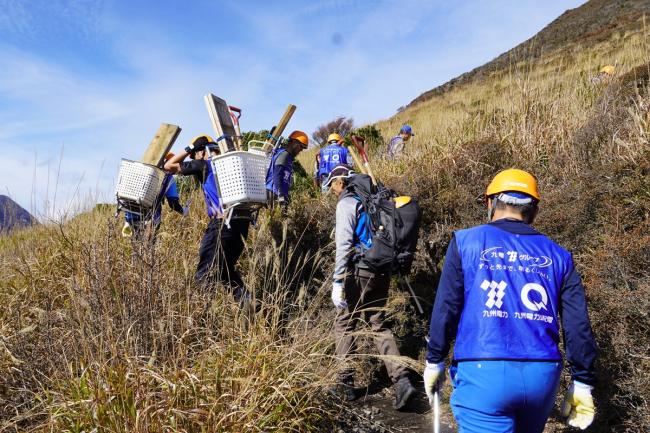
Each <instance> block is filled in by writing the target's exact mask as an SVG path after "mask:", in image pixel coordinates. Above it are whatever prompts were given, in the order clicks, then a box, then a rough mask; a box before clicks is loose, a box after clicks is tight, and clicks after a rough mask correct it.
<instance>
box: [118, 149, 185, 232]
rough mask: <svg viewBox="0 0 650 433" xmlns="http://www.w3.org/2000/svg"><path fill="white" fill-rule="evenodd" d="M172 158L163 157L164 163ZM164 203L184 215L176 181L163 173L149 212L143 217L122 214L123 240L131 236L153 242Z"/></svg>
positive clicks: (129, 213)
mask: <svg viewBox="0 0 650 433" xmlns="http://www.w3.org/2000/svg"><path fill="white" fill-rule="evenodd" d="M173 156H174V154H173V153H171V152H169V153H168V154H167V155H165V161H169V160H170V159H171V158H172V157H173ZM165 201H167V204H169V207H170V208H171V209H172V210H173V211H175V212H178V213H180V214H183V215H184V214H185V210H184V209H183V206H181V204H180V199H179V197H178V190H177V189H176V180H175V179H174V176H173V175H172V174H170V173H165V177H164V178H163V181H162V185H161V188H160V193H159V194H158V197H156V200H155V201H154V205H153V207H152V209H151V210H150V211H149V212H147V213H146V214H144V215H141V214H136V213H133V212H125V213H124V227H122V236H123V237H125V238H129V237H131V236H133V238H134V239H135V240H143V239H145V238H147V237H149V236H151V237H152V239H153V240H155V236H156V234H157V233H158V229H159V228H160V224H161V222H162V207H163V203H164V202H165Z"/></svg>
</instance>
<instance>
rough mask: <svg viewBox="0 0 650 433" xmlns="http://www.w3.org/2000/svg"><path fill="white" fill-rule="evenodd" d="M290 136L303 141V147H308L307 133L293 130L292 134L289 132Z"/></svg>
mask: <svg viewBox="0 0 650 433" xmlns="http://www.w3.org/2000/svg"><path fill="white" fill-rule="evenodd" d="M289 138H290V139H293V140H296V141H299V142H301V143H302V148H303V149H307V145H308V144H309V137H307V134H305V133H304V132H302V131H293V132H292V133H291V134H289Z"/></svg>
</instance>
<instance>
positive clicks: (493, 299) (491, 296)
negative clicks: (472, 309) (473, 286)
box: [481, 280, 508, 308]
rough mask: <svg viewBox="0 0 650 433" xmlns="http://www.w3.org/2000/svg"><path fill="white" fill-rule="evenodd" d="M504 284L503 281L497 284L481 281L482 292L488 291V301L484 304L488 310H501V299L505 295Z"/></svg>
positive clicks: (506, 285) (505, 285)
mask: <svg viewBox="0 0 650 433" xmlns="http://www.w3.org/2000/svg"><path fill="white" fill-rule="evenodd" d="M506 287H508V284H506V283H505V282H504V281H501V282H499V283H497V282H496V281H488V280H483V282H482V283H481V289H483V291H485V290H487V289H490V291H489V292H488V294H487V296H488V300H487V301H486V302H485V306H486V307H488V308H494V307H497V308H501V306H502V305H503V300H502V299H503V297H504V296H505V295H506Z"/></svg>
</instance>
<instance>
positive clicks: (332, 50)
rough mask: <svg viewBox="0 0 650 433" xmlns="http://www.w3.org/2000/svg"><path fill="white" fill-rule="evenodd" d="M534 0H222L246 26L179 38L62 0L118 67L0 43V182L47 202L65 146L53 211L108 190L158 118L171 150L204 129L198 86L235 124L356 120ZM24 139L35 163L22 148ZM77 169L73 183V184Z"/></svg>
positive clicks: (370, 116) (384, 110)
mask: <svg viewBox="0 0 650 433" xmlns="http://www.w3.org/2000/svg"><path fill="white" fill-rule="evenodd" d="M2 2H3V0H0V4H2ZM59 3H60V2H56V4H59ZM533 3H534V2H533ZM533 3H531V2H526V3H525V4H523V3H521V2H515V1H514V0H507V1H503V2H500V3H499V6H494V4H492V3H490V4H486V3H484V2H478V1H472V2H463V3H458V4H456V3H454V4H449V3H445V2H428V1H424V0H422V1H405V2H401V1H400V2H397V1H384V2H379V1H370V2H361V1H354V0H340V1H337V0H330V1H325V2H312V3H308V4H305V3H297V4H295V5H294V7H280V6H278V5H273V4H267V3H263V4H261V5H258V6H257V7H255V8H254V9H255V11H254V12H251V8H250V7H249V5H244V4H242V3H233V4H229V5H228V7H229V11H230V14H231V15H232V17H231V18H232V19H234V20H237V24H238V25H239V27H241V28H242V29H246V34H245V37H241V38H239V39H238V42H237V43H235V42H234V41H231V40H230V39H229V37H228V35H227V34H221V33H219V31H218V30H211V31H201V30H200V29H199V28H198V27H199V26H196V25H195V26H194V27H191V26H188V29H187V31H188V32H196V33H197V37H196V44H195V45H190V46H188V45H185V44H184V43H182V42H181V40H180V39H178V38H177V37H176V36H177V35H175V34H174V33H169V32H167V31H166V28H165V26H164V25H161V23H158V22H148V21H147V20H146V19H145V18H143V17H139V18H137V19H136V18H133V19H131V18H127V17H124V16H111V15H107V14H102V13H101V10H102V9H101V7H100V8H99V9H98V8H97V7H95V6H93V2H90V1H78V2H74V3H66V7H65V8H63V9H61V11H60V14H61V16H59V17H57V20H59V21H61V22H62V23H63V26H64V27H65V28H66V29H67V30H66V31H68V32H72V31H73V30H75V29H77V30H79V31H80V32H81V34H82V35H91V37H92V35H95V36H97V35H103V36H102V37H106V38H107V39H106V41H105V43H106V45H107V46H108V49H109V51H110V57H111V61H113V62H114V64H113V65H112V66H113V67H115V69H116V70H115V71H112V70H107V71H105V73H102V74H97V73H94V74H90V73H89V72H88V71H87V70H83V69H81V68H79V67H78V65H77V66H75V64H73V63H69V62H67V63H66V62H62V61H58V60H57V59H54V58H47V56H46V53H45V54H35V53H34V52H26V51H24V50H21V49H18V48H16V47H15V46H11V45H9V44H8V43H4V44H0V146H1V147H2V150H3V153H4V154H8V155H11V159H10V160H9V163H8V164H7V165H8V166H9V168H7V169H6V170H3V171H0V186H2V187H3V189H4V190H6V189H8V190H9V191H10V192H11V193H12V195H13V196H14V198H16V199H17V200H18V201H19V202H20V203H21V204H23V205H26V206H29V205H30V204H29V203H30V202H31V201H32V199H31V197H32V192H31V191H32V175H33V174H34V173H36V181H35V187H34V189H35V191H36V193H35V194H34V196H35V199H34V201H35V206H36V207H37V209H38V210H44V209H45V208H46V207H47V206H45V205H44V204H42V203H44V200H45V199H44V197H46V196H48V194H47V193H46V192H47V191H48V187H47V185H48V182H47V170H46V167H47V163H45V161H49V164H50V170H51V173H52V167H53V166H55V165H57V164H58V160H59V157H58V155H59V152H60V148H61V146H62V145H63V144H64V145H65V149H66V150H65V154H64V158H63V162H62V173H63V175H62V176H61V179H60V183H59V187H58V192H57V197H58V198H57V201H58V202H59V203H61V204H59V203H56V204H54V208H55V209H56V211H55V213H57V212H59V211H60V209H63V208H65V207H66V204H65V203H68V202H71V203H76V202H78V201H79V200H78V197H80V196H85V193H86V192H87V191H89V190H90V191H93V193H94V194H103V195H104V197H105V198H103V199H105V200H112V198H111V193H112V188H113V182H114V180H115V175H116V173H117V167H118V164H119V159H120V158H121V157H126V158H130V159H138V158H139V157H140V156H141V154H142V152H143V151H144V149H145V147H146V146H147V144H148V143H149V141H150V139H151V137H152V136H153V134H154V133H155V131H156V129H157V128H158V126H159V124H160V123H161V122H168V123H176V124H178V125H180V126H181V127H182V128H183V132H182V134H181V136H180V138H179V143H178V144H177V146H176V147H177V148H178V147H183V146H184V145H185V144H186V142H187V141H188V140H189V139H190V138H191V137H193V136H194V135H197V134H199V133H201V132H208V133H210V132H212V131H211V126H210V123H209V120H208V117H207V114H206V111H205V108H204V105H203V100H202V97H203V95H204V94H205V93H206V92H208V91H212V92H215V93H216V94H218V95H219V96H222V97H224V98H226V99H227V100H228V101H229V102H230V103H232V104H235V105H239V106H241V107H242V108H243V110H244V115H243V118H242V126H243V128H244V129H245V130H247V129H262V128H268V127H270V126H272V125H273V124H274V123H275V122H276V121H277V120H278V119H279V117H280V115H281V114H282V113H283V111H284V108H285V107H286V104H288V103H295V104H296V105H298V111H297V112H296V115H295V116H294V119H293V120H292V122H291V124H290V125H289V128H299V129H303V130H305V131H307V132H311V131H312V130H313V129H314V128H315V127H316V126H318V124H320V123H323V122H326V121H328V120H330V119H331V118H333V117H335V116H338V115H347V116H352V117H354V118H355V119H356V120H357V122H358V123H363V122H370V121H374V120H378V119H379V118H383V117H387V116H389V115H391V114H392V113H394V110H395V109H396V108H397V107H398V106H400V105H403V104H405V103H408V102H409V101H410V100H412V99H413V98H415V97H416V96H417V95H419V94H420V93H422V92H424V91H426V90H428V89H430V88H432V87H434V86H435V85H438V84H441V83H442V82H444V81H446V80H447V79H450V78H452V77H453V76H455V75H458V74H460V73H462V72H465V71H466V70H468V69H470V68H471V67H473V66H478V65H479V64H480V63H483V62H485V61H488V60H490V59H491V58H493V57H495V56H496V55H498V54H500V53H501V52H502V51H504V50H506V49H508V48H510V47H512V46H514V45H515V44H516V43H518V42H521V41H522V40H523V39H525V38H526V37H528V36H530V34H531V32H534V31H536V30H537V29H535V28H534V27H535V26H537V27H539V28H541V27H542V26H543V25H545V24H547V21H548V20H549V18H550V17H548V13H547V11H548V7H549V6H548V5H547V4H545V5H544V7H542V6H540V5H535V4H533ZM570 3H572V4H571V6H575V5H577V3H578V2H577V1H571V2H570ZM4 5H5V6H6V5H9V8H5V9H4V11H5V12H4V13H2V12H0V32H2V31H5V32H7V31H14V32H16V33H25V32H29V31H30V28H31V27H30V26H32V27H33V25H34V20H36V19H38V16H37V15H36V14H35V12H33V11H31V9H30V11H27V10H26V9H25V8H24V7H23V6H22V4H21V3H18V2H13V1H8V0H4ZM100 6H101V3H100ZM555 7H556V8H557V6H555ZM0 9H2V8H0ZM41 12H42V10H41ZM559 12H562V11H561V10H560V11H558V13H557V14H559ZM545 13H546V14H545ZM557 14H555V13H554V15H557ZM86 15H87V16H86ZM8 16H9V17H10V18H11V20H8V18H7V17H8ZM75 18H76V19H77V21H78V22H75V23H74V24H72V23H73V21H74V19H75ZM9 21H11V23H10V24H8V23H9ZM10 25H11V26H14V27H13V30H12V29H9V27H10ZM74 26H77V27H74ZM109 35H110V37H109ZM334 35H338V37H336V38H335V37H334ZM34 151H36V152H37V155H38V163H37V164H36V168H34V166H35V164H34V163H33V161H32V162H31V165H30V163H26V162H25V161H24V160H23V159H22V157H23V156H26V155H30V154H33V153H32V152H34ZM102 163H103V164H104V168H103V171H102V172H101V173H99V167H100V166H101V164H102ZM34 170H35V171H34ZM82 176H83V179H84V180H83V182H82V185H83V186H82V192H83V194H75V190H76V185H77V184H78V183H79V179H81V178H82ZM50 178H51V179H52V176H50ZM96 185H98V186H96ZM49 196H50V197H52V194H49ZM49 208H50V209H51V208H52V205H50V206H49ZM50 213H51V210H50Z"/></svg>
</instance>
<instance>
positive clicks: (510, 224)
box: [424, 169, 596, 433]
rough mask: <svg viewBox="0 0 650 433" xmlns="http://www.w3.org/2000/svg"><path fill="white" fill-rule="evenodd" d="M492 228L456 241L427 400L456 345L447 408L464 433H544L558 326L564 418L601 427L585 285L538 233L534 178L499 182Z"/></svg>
mask: <svg viewBox="0 0 650 433" xmlns="http://www.w3.org/2000/svg"><path fill="white" fill-rule="evenodd" d="M485 197H486V203H487V209H488V215H489V221H490V222H489V223H488V224H485V225H481V226H477V227H473V228H470V229H466V230H460V231H457V232H455V233H454V236H453V238H452V240H451V243H450V245H449V247H448V249H447V255H446V258H445V262H444V266H443V270H442V275H441V278H440V283H439V285H438V290H437V293H436V300H435V304H434V307H433V311H432V313H431V326H430V330H429V343H428V350H427V356H426V368H425V370H424V384H425V390H426V392H427V395H428V396H429V399H430V400H431V399H432V395H433V392H434V391H435V390H436V389H438V388H439V387H440V385H441V384H442V381H443V380H444V360H445V358H446V357H447V354H448V352H449V346H450V344H451V342H452V341H453V340H454V339H455V345H454V355H453V360H452V366H451V368H450V376H451V380H452V385H453V388H454V390H453V392H452V394H451V400H450V404H451V407H452V410H453V412H454V416H455V418H456V421H457V422H458V426H459V431H460V432H462V433H493V432H494V433H496V432H499V433H506V432H508V433H513V432H516V433H541V432H542V431H543V430H544V425H545V424H546V420H547V419H548V417H549V414H550V413H551V409H552V408H553V404H554V402H555V396H556V394H557V390H558V386H559V382H560V375H561V373H562V356H561V353H560V349H559V347H558V343H559V341H560V323H559V321H560V320H561V321H562V328H563V332H564V341H565V349H566V358H567V361H568V364H569V367H570V370H571V376H572V379H573V381H572V383H571V385H570V387H569V389H568V391H567V393H566V397H565V400H564V404H563V408H562V409H563V413H564V415H565V416H568V423H569V424H570V425H571V426H574V427H579V428H581V429H585V428H587V427H588V426H589V425H590V424H591V423H592V421H593V419H594V412H595V411H594V403H593V399H592V396H591V390H592V387H593V386H594V383H595V380H596V376H595V372H594V362H595V360H596V342H595V340H594V337H593V335H592V331H591V325H590V322H589V317H588V315H587V302H586V300H585V290H584V287H583V286H582V282H581V278H580V275H579V274H578V272H577V271H576V269H575V267H574V263H573V258H572V256H571V254H570V253H569V252H568V251H566V250H565V249H563V248H562V247H560V246H559V245H557V244H556V243H555V242H553V241H552V240H550V239H549V238H547V237H546V236H544V235H543V234H541V233H539V232H538V231H537V230H535V229H534V228H533V227H532V226H531V224H532V223H533V221H534V219H535V217H536V216H537V212H538V203H539V200H540V194H539V191H538V188H537V181H536V179H535V177H534V176H532V175H531V174H529V173H527V172H525V171H522V170H516V169H509V170H504V171H502V172H500V173H499V174H497V175H496V176H495V178H494V180H492V182H491V183H490V185H489V186H488V187H487V191H486V193H485Z"/></svg>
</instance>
